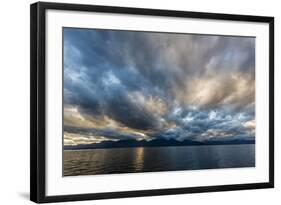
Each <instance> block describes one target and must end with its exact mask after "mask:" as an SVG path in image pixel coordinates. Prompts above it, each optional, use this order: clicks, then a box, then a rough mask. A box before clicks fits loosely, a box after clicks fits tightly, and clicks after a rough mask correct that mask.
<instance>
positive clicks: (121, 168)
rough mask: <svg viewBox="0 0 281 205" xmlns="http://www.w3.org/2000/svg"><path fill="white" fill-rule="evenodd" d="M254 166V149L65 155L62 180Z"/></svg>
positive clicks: (199, 148) (100, 151) (180, 148)
mask: <svg viewBox="0 0 281 205" xmlns="http://www.w3.org/2000/svg"><path fill="white" fill-rule="evenodd" d="M254 166H255V145H254V144H242V145H206V146H205V145H204V146H171V147H132V148H108V149H92V150H70V151H69V150H67V151H64V171H63V172H64V173H63V174H64V176H76V175H97V174H117V173H136V172H156V171H176V170H198V169H218V168H238V167H254Z"/></svg>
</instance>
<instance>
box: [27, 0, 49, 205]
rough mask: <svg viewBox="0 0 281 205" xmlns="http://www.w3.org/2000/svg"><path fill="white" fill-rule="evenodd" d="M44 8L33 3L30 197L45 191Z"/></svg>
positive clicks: (39, 196) (34, 198)
mask: <svg viewBox="0 0 281 205" xmlns="http://www.w3.org/2000/svg"><path fill="white" fill-rule="evenodd" d="M45 117H46V115H45V8H44V4H42V3H41V2H38V3H34V4H31V5H30V200H31V201H33V202H36V203H41V202H44V201H45V199H46V194H45V186H46V183H45V181H46V180H45V172H46V171H45V163H46V155H45V146H46V144H45V129H46V128H45V127H46V124H45Z"/></svg>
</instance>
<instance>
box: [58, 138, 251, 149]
mask: <svg viewBox="0 0 281 205" xmlns="http://www.w3.org/2000/svg"><path fill="white" fill-rule="evenodd" d="M254 143H255V140H254V139H247V140H243V139H233V140H227V141H221V140H209V141H200V142H199V141H194V140H184V141H177V140H175V139H153V140H150V141H146V140H140V141H137V140H119V141H110V140H109V141H103V142H100V143H92V144H80V145H66V146H64V150H78V149H102V148H126V147H164V146H165V147H166V146H200V145H231V144H254Z"/></svg>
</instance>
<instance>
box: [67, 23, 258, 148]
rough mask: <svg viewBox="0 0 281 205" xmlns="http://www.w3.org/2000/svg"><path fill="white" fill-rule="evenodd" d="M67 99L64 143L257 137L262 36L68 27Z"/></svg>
mask: <svg viewBox="0 0 281 205" xmlns="http://www.w3.org/2000/svg"><path fill="white" fill-rule="evenodd" d="M64 99H65V101H64V107H65V108H64V124H65V133H67V134H66V135H67V136H68V137H65V140H66V141H65V143H72V142H71V141H70V140H71V139H72V140H74V141H75V139H76V142H75V143H78V142H81V143H82V142H83V143H86V141H87V139H88V138H83V139H84V140H80V141H79V140H77V139H78V138H79V136H80V137H81V136H89V135H91V138H89V141H88V142H95V140H96V141H99V140H105V139H113V138H114V139H125V138H126V139H142V138H144V139H150V138H161V137H164V138H174V139H177V140H184V139H188V138H190V139H193V140H209V139H211V138H213V139H219V138H220V139H222V138H249V137H250V138H252V137H254V135H255V133H254V130H255V124H254V123H253V122H254V119H255V39H254V38H248V37H226V36H209V35H187V34H167V33H149V32H129V31H108V30H95V29H91V30H90V29H70V28H66V29H64ZM109 130H110V132H109ZM71 133H72V134H71ZM79 134H80V135H79ZM66 135H65V136H66ZM69 136H72V137H69ZM101 137H102V138H101ZM70 138H71V139H70Z"/></svg>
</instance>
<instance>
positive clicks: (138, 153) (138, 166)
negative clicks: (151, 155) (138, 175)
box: [135, 147, 144, 171]
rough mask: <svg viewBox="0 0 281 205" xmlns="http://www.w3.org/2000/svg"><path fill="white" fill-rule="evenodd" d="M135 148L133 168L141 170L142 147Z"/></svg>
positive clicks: (142, 159) (142, 160)
mask: <svg viewBox="0 0 281 205" xmlns="http://www.w3.org/2000/svg"><path fill="white" fill-rule="evenodd" d="M135 150H136V151H135V168H136V171H141V170H142V169H143V163H144V148H143V147H138V148H136V149H135Z"/></svg>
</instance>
